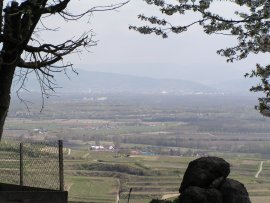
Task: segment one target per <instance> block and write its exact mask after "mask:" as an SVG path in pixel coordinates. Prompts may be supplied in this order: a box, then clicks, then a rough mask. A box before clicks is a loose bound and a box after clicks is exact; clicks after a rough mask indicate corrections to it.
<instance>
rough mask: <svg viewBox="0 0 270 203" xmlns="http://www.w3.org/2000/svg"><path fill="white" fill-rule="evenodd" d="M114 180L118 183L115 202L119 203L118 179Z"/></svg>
mask: <svg viewBox="0 0 270 203" xmlns="http://www.w3.org/2000/svg"><path fill="white" fill-rule="evenodd" d="M116 181H117V183H118V188H117V191H116V201H115V203H119V202H120V197H119V192H120V180H119V179H117V180H116Z"/></svg>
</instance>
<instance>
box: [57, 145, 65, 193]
mask: <svg viewBox="0 0 270 203" xmlns="http://www.w3.org/2000/svg"><path fill="white" fill-rule="evenodd" d="M58 149H59V183H60V191H64V163H63V160H64V159H63V140H58Z"/></svg>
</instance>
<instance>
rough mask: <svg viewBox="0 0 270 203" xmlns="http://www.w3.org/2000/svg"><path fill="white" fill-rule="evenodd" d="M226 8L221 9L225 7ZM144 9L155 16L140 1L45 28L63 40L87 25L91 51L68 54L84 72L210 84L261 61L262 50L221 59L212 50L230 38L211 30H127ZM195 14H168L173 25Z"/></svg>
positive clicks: (103, 0)
mask: <svg viewBox="0 0 270 203" xmlns="http://www.w3.org/2000/svg"><path fill="white" fill-rule="evenodd" d="M110 2H120V1H115V0H111V1H108V0H93V1H92V0H91V1H89V0H73V1H72V5H71V7H70V8H72V7H73V8H75V10H80V9H82V10H83V9H84V8H87V7H92V6H93V5H106V4H110ZM231 6H232V5H231V4H228V3H225V4H224V5H223V6H220V2H219V4H218V5H217V6H215V9H217V10H220V11H222V12H223V13H224V14H225V15H228V16H230V15H231V13H230V12H231V11H232V10H233V9H232V7H231ZM226 7H227V8H226ZM141 13H145V14H146V15H148V16H151V15H160V13H159V11H158V9H157V8H156V7H155V6H149V5H147V4H146V3H145V2H143V1H142V0H131V2H130V3H129V4H127V5H125V6H124V7H122V8H120V9H118V11H109V12H99V13H95V14H94V15H93V16H92V17H91V18H90V21H89V23H87V21H88V20H89V18H86V19H84V20H82V21H80V22H74V23H71V24H69V25H68V26H63V25H64V23H63V22H62V21H61V20H59V19H58V18H53V21H50V24H52V26H55V27H58V26H62V31H61V32H59V33H58V34H57V33H45V35H46V37H49V38H51V39H56V40H57V41H59V39H63V40H64V39H65V38H68V37H69V36H76V35H78V33H80V32H82V31H83V30H90V29H92V30H93V31H94V32H95V35H96V36H95V37H94V39H95V40H98V45H97V46H96V47H93V48H92V49H91V53H89V52H84V53H83V54H81V55H80V56H78V55H74V56H69V57H68V60H70V61H72V62H73V63H74V65H75V67H76V68H84V69H87V70H90V71H104V72H113V73H123V74H131V75H140V76H150V77H159V78H179V79H186V80H194V81H200V82H204V83H212V82H213V83H215V82H217V81H223V80H231V79H240V78H243V75H244V73H246V72H249V71H250V70H251V69H252V68H254V67H255V64H256V63H257V62H259V63H262V64H266V63H267V62H268V61H267V60H266V58H267V57H268V56H266V55H260V56H250V57H249V58H248V59H246V60H244V61H241V62H235V63H234V64H228V63H226V59H225V58H223V57H221V56H219V55H217V54H216V50H218V49H220V48H225V47H228V46H230V45H234V44H235V42H236V41H235V39H233V38H231V37H226V36H221V35H215V36H213V35H212V36H207V35H206V34H204V33H203V32H202V31H201V29H200V28H198V27H195V28H192V29H191V30H190V31H188V32H185V33H183V34H181V35H174V34H172V35H170V36H169V38H168V39H162V38H161V37H158V36H155V35H150V36H149V35H147V36H145V35H141V34H139V33H137V32H135V31H131V30H129V29H128V27H129V25H140V24H141V22H140V21H139V20H138V19H137V15H138V14H141ZM195 18H196V16H194V15H192V16H187V17H185V18H184V19H183V18H182V16H180V17H177V18H174V19H172V21H173V22H176V23H177V24H180V23H185V22H189V21H191V20H193V19H195Z"/></svg>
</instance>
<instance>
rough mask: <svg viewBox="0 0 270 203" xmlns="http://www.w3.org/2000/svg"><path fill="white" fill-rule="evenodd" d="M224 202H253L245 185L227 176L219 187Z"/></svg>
mask: <svg viewBox="0 0 270 203" xmlns="http://www.w3.org/2000/svg"><path fill="white" fill-rule="evenodd" d="M219 190H220V192H221V194H222V200H223V203H251V201H250V199H249V195H248V192H247V189H246V188H245V186H244V185H243V184H242V183H240V182H238V181H236V180H233V179H229V178H227V179H226V180H225V181H224V182H223V183H222V184H221V186H220V188H219Z"/></svg>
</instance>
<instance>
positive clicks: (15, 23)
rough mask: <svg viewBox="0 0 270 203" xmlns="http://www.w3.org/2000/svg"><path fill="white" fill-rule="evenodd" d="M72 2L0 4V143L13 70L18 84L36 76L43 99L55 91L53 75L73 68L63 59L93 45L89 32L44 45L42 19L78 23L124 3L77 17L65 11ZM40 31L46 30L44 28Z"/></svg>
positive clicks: (29, 0)
mask: <svg viewBox="0 0 270 203" xmlns="http://www.w3.org/2000/svg"><path fill="white" fill-rule="evenodd" d="M70 2H71V0H25V1H23V2H17V1H15V0H14V1H8V2H6V3H5V4H4V1H3V0H0V9H1V11H0V43H1V46H0V47H1V53H0V140H1V138H2V134H3V126H4V123H5V119H6V116H7V113H8V109H9V105H10V91H11V85H12V81H13V78H14V76H15V70H16V69H18V68H19V70H20V71H19V80H20V82H21V86H20V88H19V89H22V88H24V82H25V80H26V78H27V76H28V74H30V73H35V74H36V76H37V79H38V82H39V84H40V88H41V93H42V97H44V96H48V95H49V91H54V87H55V83H54V80H53V77H54V74H55V73H56V72H65V71H66V69H67V68H72V64H71V63H64V61H63V57H64V56H66V55H68V54H71V53H74V52H78V51H80V48H82V47H84V48H88V47H91V46H94V45H96V42H95V41H94V40H93V39H92V34H91V32H90V33H88V32H85V33H81V35H80V36H79V37H78V38H77V39H74V38H72V39H68V40H67V41H64V42H62V43H59V44H50V43H43V42H42V41H41V40H39V38H38V37H37V36H36V35H35V34H36V33H37V32H39V31H40V30H39V29H38V25H40V24H41V25H42V21H41V20H42V18H43V17H46V18H50V17H54V16H55V15H54V14H58V15H60V16H61V17H62V18H63V19H64V20H65V21H67V22H70V21H76V20H80V19H81V18H83V17H85V16H89V15H91V14H92V13H93V12H96V11H108V10H114V9H117V8H119V7H121V6H123V5H124V4H126V3H127V2H124V3H119V4H114V5H110V6H102V7H93V8H90V9H86V10H85V11H84V12H82V13H79V14H74V13H70V12H68V11H67V7H68V5H69V4H70ZM43 29H45V30H49V28H47V27H46V26H43Z"/></svg>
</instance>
